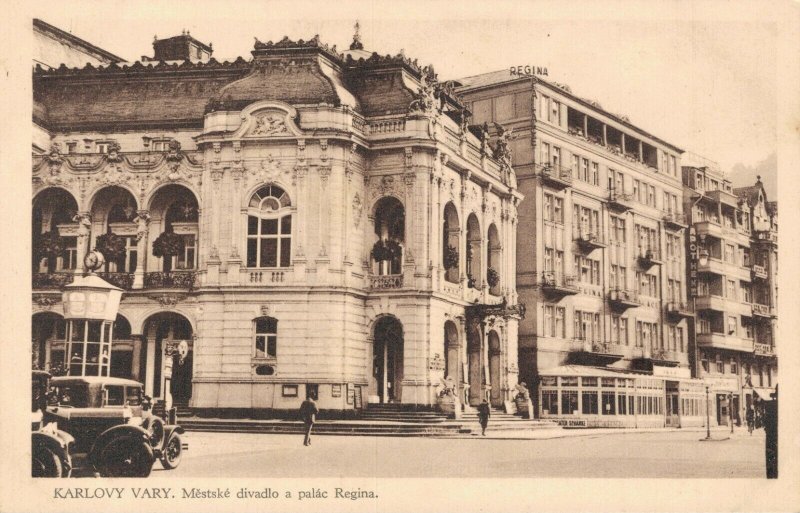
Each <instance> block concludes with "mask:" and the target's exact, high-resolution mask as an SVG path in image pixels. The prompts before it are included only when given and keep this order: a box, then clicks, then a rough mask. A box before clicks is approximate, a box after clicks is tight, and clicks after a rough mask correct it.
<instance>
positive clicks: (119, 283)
mask: <svg viewBox="0 0 800 513" xmlns="http://www.w3.org/2000/svg"><path fill="white" fill-rule="evenodd" d="M97 276H99V277H101V278H102V279H104V280H105V281H107V282H108V283H110V284H112V285H114V286H116V287H119V288H121V289H123V290H131V289H132V288H133V273H97Z"/></svg>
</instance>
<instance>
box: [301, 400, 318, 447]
mask: <svg viewBox="0 0 800 513" xmlns="http://www.w3.org/2000/svg"><path fill="white" fill-rule="evenodd" d="M318 413H319V408H317V403H316V402H314V399H313V398H312V397H311V396H309V397H307V398H306V400H305V401H303V404H301V405H300V418H301V419H303V423H304V424H305V427H306V437H305V440H304V441H303V445H311V428H313V427H314V421H315V420H316V418H317V414H318Z"/></svg>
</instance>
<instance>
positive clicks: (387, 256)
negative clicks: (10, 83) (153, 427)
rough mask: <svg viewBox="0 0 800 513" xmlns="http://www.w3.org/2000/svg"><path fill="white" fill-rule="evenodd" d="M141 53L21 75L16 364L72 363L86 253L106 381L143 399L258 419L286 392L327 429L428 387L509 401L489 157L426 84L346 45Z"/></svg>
mask: <svg viewBox="0 0 800 513" xmlns="http://www.w3.org/2000/svg"><path fill="white" fill-rule="evenodd" d="M154 48H155V56H154V58H152V59H145V58H143V60H142V61H140V62H135V63H128V64H125V63H115V62H111V63H110V64H100V65H98V64H95V65H92V64H88V65H86V66H85V67H83V68H80V69H78V68H67V67H66V66H63V65H62V66H61V67H56V66H53V67H52V68H44V67H37V69H36V70H35V71H34V74H33V84H34V87H33V90H34V119H33V122H34V140H33V169H32V178H33V198H32V200H33V201H32V216H33V233H32V237H33V245H34V254H33V261H32V268H33V298H32V299H33V306H34V315H33V353H34V365H36V366H38V367H40V368H50V369H57V368H58V367H59V366H64V365H65V363H68V362H72V361H73V355H69V354H65V341H64V337H65V330H64V327H63V326H64V322H63V319H62V316H61V314H62V313H63V311H62V305H61V293H60V291H61V290H62V289H63V287H64V286H65V285H67V284H68V283H70V282H71V281H72V280H73V278H74V277H75V276H76V275H80V274H82V273H83V272H84V270H83V258H84V255H85V254H86V253H87V252H88V251H90V250H92V249H95V248H96V249H97V250H98V251H100V252H101V253H103V255H104V256H105V260H106V264H105V267H104V269H103V270H102V271H103V272H102V273H100V276H101V277H102V278H103V279H105V280H106V281H108V282H110V283H112V284H114V285H116V286H118V287H120V288H122V289H123V290H124V292H123V299H122V302H121V306H120V314H119V316H118V318H117V321H116V323H115V326H114V341H113V345H112V352H111V362H110V368H111V374H112V375H117V376H122V377H130V378H133V379H136V380H139V381H141V382H143V383H144V384H145V386H146V391H147V392H148V393H149V394H151V395H152V396H154V397H156V398H163V397H165V396H166V395H167V392H170V393H171V396H172V398H173V399H174V401H175V402H176V403H178V404H185V405H188V406H190V407H192V408H195V409H198V410H201V411H202V410H207V411H219V410H223V409H228V410H232V409H236V410H259V411H263V412H266V413H267V414H269V413H270V412H275V413H279V412H280V411H282V410H288V409H295V408H297V407H298V406H299V404H300V402H301V401H302V400H303V399H304V398H305V396H306V394H309V395H313V396H316V397H317V398H318V404H319V405H320V408H322V409H323V410H332V411H335V412H339V413H340V414H344V412H346V411H348V410H353V409H354V406H356V405H357V404H358V403H359V402H361V401H363V403H367V402H368V401H369V402H397V403H404V404H415V405H420V406H430V407H433V406H435V405H436V404H437V398H438V396H439V395H440V394H441V393H442V390H443V388H444V387H449V388H450V389H451V390H452V392H453V394H452V395H455V396H457V397H458V398H459V400H460V403H461V404H463V403H464V402H467V403H470V404H476V403H478V402H480V401H481V400H482V399H483V398H484V397H488V398H490V400H491V403H492V404H493V405H495V406H500V405H502V404H503V402H504V401H509V400H511V399H512V398H513V395H515V394H516V391H515V390H514V387H515V385H516V384H517V382H518V370H517V361H518V356H517V345H516V344H517V326H518V322H519V319H520V317H521V315H520V314H521V313H522V308H520V306H519V305H518V304H517V294H516V290H515V268H516V262H515V258H516V249H515V244H516V241H515V237H516V235H515V233H516V226H515V225H516V219H517V205H518V203H519V202H520V200H521V199H522V196H521V195H520V194H519V193H518V192H517V190H516V178H515V175H514V172H513V170H512V169H511V167H510V155H509V151H508V144H507V141H506V140H504V139H502V138H499V139H497V138H495V139H491V140H490V139H489V137H488V134H487V133H486V132H484V131H478V130H475V131H474V133H473V131H472V129H471V127H468V126H467V124H466V121H465V118H466V116H467V112H466V111H465V109H464V108H463V106H462V105H461V103H460V102H459V100H458V99H457V98H456V97H455V96H454V94H453V93H452V91H451V88H450V87H449V86H448V84H446V83H439V82H437V80H436V75H435V74H434V73H433V70H432V68H428V67H426V68H422V67H420V66H418V65H417V63H416V61H411V60H409V59H408V58H405V57H404V56H403V55H402V54H401V55H398V56H394V57H392V56H385V57H384V56H379V55H378V54H371V53H368V52H366V51H364V50H363V46H362V44H361V42H360V41H359V38H358V36H356V37H355V38H354V41H353V44H352V45H351V46H350V49H349V50H348V51H345V52H343V53H340V52H339V51H337V50H336V48H335V47H329V46H327V45H325V44H323V43H321V42H320V41H319V39H318V38H317V37H314V38H313V39H311V40H308V41H303V40H299V41H291V40H289V39H288V38H284V39H283V40H281V41H280V42H278V43H273V42H268V43H261V42H258V41H257V42H256V44H255V47H254V49H253V51H252V57H251V58H249V59H244V58H241V57H240V58H238V59H236V60H235V61H233V62H218V61H216V60H214V59H213V58H211V54H212V51H213V49H212V48H211V47H210V46H209V45H206V44H204V43H201V42H200V41H198V40H196V39H195V38H193V37H192V36H190V35H189V34H183V35H180V36H177V37H173V38H169V39H162V40H157V41H155V42H154ZM184 341H185V344H183V343H182V342H184ZM179 348H180V349H179ZM76 357H80V356H79V355H76ZM168 361H171V362H172V365H171V367H172V368H171V370H170V375H171V378H172V381H171V382H170V384H169V386H167V385H166V383H167V382H166V381H165V369H166V368H167V367H168V366H167V363H168ZM448 377H449V378H450V379H446V378H448Z"/></svg>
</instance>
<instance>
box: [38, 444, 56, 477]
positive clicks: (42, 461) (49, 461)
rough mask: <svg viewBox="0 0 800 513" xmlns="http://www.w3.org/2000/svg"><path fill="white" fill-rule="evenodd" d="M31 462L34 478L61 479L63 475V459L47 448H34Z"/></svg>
mask: <svg viewBox="0 0 800 513" xmlns="http://www.w3.org/2000/svg"><path fill="white" fill-rule="evenodd" d="M31 462H32V468H31V475H32V476H33V477H61V476H62V475H63V472H64V468H63V466H62V465H61V458H59V457H58V455H57V454H56V453H54V452H53V451H51V450H50V449H48V448H47V447H44V446H40V447H34V448H33V458H32V460H31Z"/></svg>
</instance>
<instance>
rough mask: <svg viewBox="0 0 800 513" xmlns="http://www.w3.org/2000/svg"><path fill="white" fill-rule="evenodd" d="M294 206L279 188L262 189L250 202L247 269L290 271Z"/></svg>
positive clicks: (272, 186)
mask: <svg viewBox="0 0 800 513" xmlns="http://www.w3.org/2000/svg"><path fill="white" fill-rule="evenodd" d="M291 206H292V203H291V200H290V199H289V196H288V195H287V194H286V192H284V190H283V189H281V188H280V187H278V186H275V185H267V186H265V187H262V188H261V189H259V190H258V191H256V193H255V194H253V196H252V197H251V198H250V204H249V205H248V215H247V267H289V266H290V265H291V255H292V213H291V211H290V209H291Z"/></svg>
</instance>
